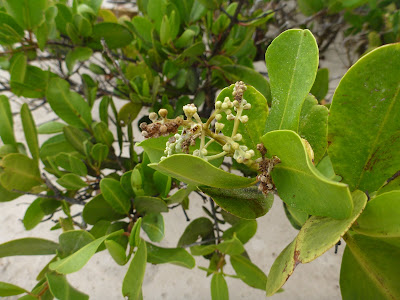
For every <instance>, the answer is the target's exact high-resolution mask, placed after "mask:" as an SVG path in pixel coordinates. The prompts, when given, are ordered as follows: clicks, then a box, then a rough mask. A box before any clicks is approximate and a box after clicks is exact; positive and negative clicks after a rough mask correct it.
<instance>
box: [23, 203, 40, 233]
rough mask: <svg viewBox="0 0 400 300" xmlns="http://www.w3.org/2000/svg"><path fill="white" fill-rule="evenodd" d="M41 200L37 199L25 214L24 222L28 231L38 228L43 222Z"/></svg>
mask: <svg viewBox="0 0 400 300" xmlns="http://www.w3.org/2000/svg"><path fill="white" fill-rule="evenodd" d="M40 203H41V199H40V198H37V199H36V200H35V201H33V202H32V203H31V205H29V207H28V209H27V210H26V212H25V215H24V219H23V220H22V222H23V223H24V227H25V229H26V230H31V229H33V228H35V227H36V225H38V224H39V223H40V221H42V219H43V217H44V212H43V211H42V208H41V206H40Z"/></svg>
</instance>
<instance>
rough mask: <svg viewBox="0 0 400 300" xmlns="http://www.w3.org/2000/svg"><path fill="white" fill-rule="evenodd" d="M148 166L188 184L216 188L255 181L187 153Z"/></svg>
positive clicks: (237, 186) (241, 185)
mask: <svg viewBox="0 0 400 300" xmlns="http://www.w3.org/2000/svg"><path fill="white" fill-rule="evenodd" d="M149 167H151V168H153V169H155V170H157V171H160V172H162V173H164V174H166V175H169V176H171V177H174V178H176V179H178V180H181V181H183V182H185V183H188V184H194V185H207V186H211V187H216V188H240V187H246V186H250V185H252V184H254V183H255V180H254V179H253V178H245V177H241V176H237V175H234V174H231V173H227V172H225V171H223V170H221V169H218V168H217V167H214V166H213V165H211V164H210V163H209V162H207V161H205V160H204V159H202V158H200V157H196V156H193V155H188V154H176V155H172V156H170V157H168V158H166V159H164V160H163V161H161V162H160V163H158V164H155V163H153V164H149Z"/></svg>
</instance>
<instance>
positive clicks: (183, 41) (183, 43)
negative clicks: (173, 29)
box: [174, 29, 196, 49]
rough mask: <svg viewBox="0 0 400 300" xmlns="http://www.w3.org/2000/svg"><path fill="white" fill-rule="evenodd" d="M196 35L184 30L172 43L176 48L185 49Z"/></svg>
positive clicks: (189, 30)
mask: <svg viewBox="0 0 400 300" xmlns="http://www.w3.org/2000/svg"><path fill="white" fill-rule="evenodd" d="M195 35H196V33H195V32H194V31H193V30H191V29H186V30H185V31H184V32H183V33H182V35H181V36H180V37H179V38H178V39H177V40H176V41H175V42H174V45H175V47H176V48H178V49H180V48H186V47H189V46H190V45H191V44H192V43H193V38H194V37H195Z"/></svg>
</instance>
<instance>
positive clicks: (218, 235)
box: [210, 198, 221, 244]
mask: <svg viewBox="0 0 400 300" xmlns="http://www.w3.org/2000/svg"><path fill="white" fill-rule="evenodd" d="M210 205H211V212H212V215H213V217H214V224H215V229H216V231H217V244H218V243H219V242H220V240H221V237H220V234H219V233H220V231H221V229H220V228H219V225H218V220H217V214H216V213H217V212H216V210H215V204H214V200H213V199H211V198H210Z"/></svg>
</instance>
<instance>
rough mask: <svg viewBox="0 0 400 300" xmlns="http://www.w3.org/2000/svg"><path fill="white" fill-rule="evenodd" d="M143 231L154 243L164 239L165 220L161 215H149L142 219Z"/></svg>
mask: <svg viewBox="0 0 400 300" xmlns="http://www.w3.org/2000/svg"><path fill="white" fill-rule="evenodd" d="M142 229H143V230H144V232H146V234H147V236H148V237H149V239H150V240H151V241H153V242H161V240H162V239H163V238H164V218H163V216H162V215H161V214H148V215H145V216H144V217H143V219H142Z"/></svg>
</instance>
